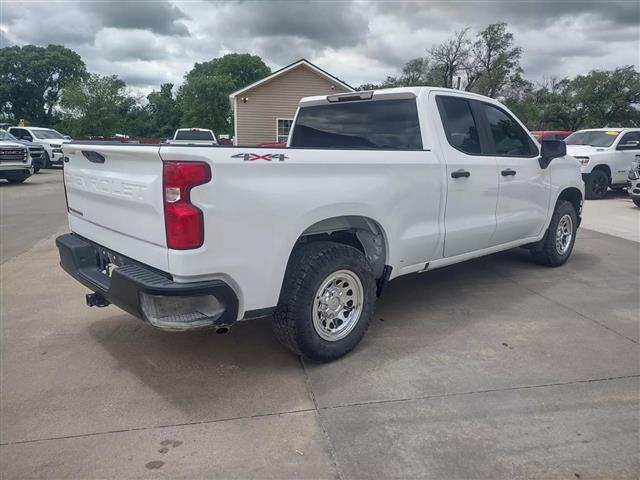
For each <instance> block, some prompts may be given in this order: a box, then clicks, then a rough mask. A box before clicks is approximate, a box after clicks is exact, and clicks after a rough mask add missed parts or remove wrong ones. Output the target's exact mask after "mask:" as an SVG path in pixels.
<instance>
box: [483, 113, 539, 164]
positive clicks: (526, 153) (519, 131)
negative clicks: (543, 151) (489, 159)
mask: <svg viewBox="0 0 640 480" xmlns="http://www.w3.org/2000/svg"><path fill="white" fill-rule="evenodd" d="M482 109H483V111H484V114H485V116H486V118H487V123H488V125H489V130H490V131H491V136H490V138H491V139H492V140H493V147H492V150H493V151H491V152H490V154H492V155H497V156H505V157H533V156H535V155H537V154H538V152H537V148H536V147H535V145H534V144H533V142H532V141H531V138H530V137H529V134H528V133H527V132H526V131H525V130H524V129H523V128H522V127H521V126H520V124H519V123H518V122H516V121H515V119H513V118H512V117H511V116H510V115H509V114H507V112H505V111H503V110H501V109H499V108H497V107H495V106H493V105H489V104H487V103H483V104H482ZM490 147H491V146H490Z"/></svg>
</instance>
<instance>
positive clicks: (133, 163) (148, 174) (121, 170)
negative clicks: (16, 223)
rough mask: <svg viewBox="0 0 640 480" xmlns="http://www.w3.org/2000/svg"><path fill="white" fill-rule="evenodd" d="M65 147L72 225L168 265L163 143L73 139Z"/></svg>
mask: <svg viewBox="0 0 640 480" xmlns="http://www.w3.org/2000/svg"><path fill="white" fill-rule="evenodd" d="M63 149H64V154H65V156H66V157H67V160H66V161H65V163H64V182H65V189H66V194H67V205H68V208H69V225H70V227H71V230H72V231H73V232H75V233H77V234H79V235H82V236H84V237H87V238H89V239H90V240H93V241H95V242H96V243H99V244H101V245H104V246H105V247H108V248H110V249H112V250H115V251H117V252H118V253H121V254H123V255H126V256H132V257H134V258H136V259H138V260H141V261H143V262H145V263H148V264H149V265H151V266H154V267H156V268H160V269H163V270H165V269H166V267H167V248H166V234H165V227H164V207H163V196H162V160H161V158H160V155H159V147H157V146H151V145H150V146H142V145H104V144H102V145H94V144H75V143H71V144H66V145H64V147H63Z"/></svg>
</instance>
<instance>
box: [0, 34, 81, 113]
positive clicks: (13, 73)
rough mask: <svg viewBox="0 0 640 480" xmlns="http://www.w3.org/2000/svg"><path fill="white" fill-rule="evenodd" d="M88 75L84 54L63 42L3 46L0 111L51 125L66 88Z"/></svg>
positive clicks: (0, 58)
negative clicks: (44, 45) (66, 46)
mask: <svg viewBox="0 0 640 480" xmlns="http://www.w3.org/2000/svg"><path fill="white" fill-rule="evenodd" d="M85 75H86V67H85V64H84V62H83V61H82V59H81V58H80V56H79V55H78V54H77V53H75V52H74V51H72V50H69V49H68V48H65V47H63V46H61V45H49V46H47V47H38V46H35V45H25V46H23V47H18V46H13V47H5V48H2V49H0V113H2V114H3V116H4V117H6V118H10V119H12V120H18V119H20V118H24V119H26V120H27V121H28V122H29V123H31V124H37V125H51V124H52V123H53V122H54V120H55V114H56V111H55V108H56V106H57V105H58V102H59V100H60V93H61V91H62V89H63V87H64V86H65V85H66V84H68V83H71V82H74V81H77V80H79V79H81V78H83V77H84V76H85Z"/></svg>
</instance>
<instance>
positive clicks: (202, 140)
mask: <svg viewBox="0 0 640 480" xmlns="http://www.w3.org/2000/svg"><path fill="white" fill-rule="evenodd" d="M168 143H169V145H218V139H217V138H216V135H215V133H213V130H208V129H206V128H179V129H177V130H176V131H175V133H174V134H173V138H172V139H170V140H169V141H168Z"/></svg>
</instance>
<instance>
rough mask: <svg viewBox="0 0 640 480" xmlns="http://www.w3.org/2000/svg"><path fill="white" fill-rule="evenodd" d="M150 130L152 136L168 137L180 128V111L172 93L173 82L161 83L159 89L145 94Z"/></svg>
mask: <svg viewBox="0 0 640 480" xmlns="http://www.w3.org/2000/svg"><path fill="white" fill-rule="evenodd" d="M147 101H148V102H149V103H148V105H147V111H148V114H149V116H150V131H151V135H152V136H154V137H161V138H168V137H170V136H172V135H173V132H174V131H175V130H176V129H177V128H180V118H181V116H182V111H181V110H180V106H179V105H178V102H177V101H176V99H175V97H174V95H173V84H172V83H163V84H162V85H160V90H158V91H156V90H154V91H153V92H151V93H150V94H149V95H147Z"/></svg>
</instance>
